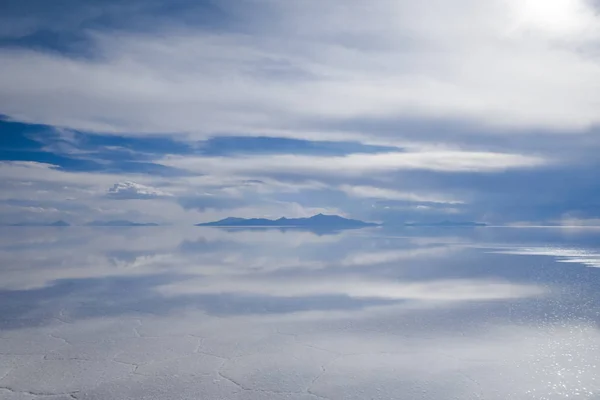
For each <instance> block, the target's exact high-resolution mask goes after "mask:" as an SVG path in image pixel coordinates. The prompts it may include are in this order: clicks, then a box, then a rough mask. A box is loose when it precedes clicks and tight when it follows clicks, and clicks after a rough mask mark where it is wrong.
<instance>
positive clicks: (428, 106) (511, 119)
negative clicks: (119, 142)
mask: <svg viewBox="0 0 600 400" xmlns="http://www.w3.org/2000/svg"><path fill="white" fill-rule="evenodd" d="M226 6H228V7H230V8H231V9H228V11H229V12H231V13H233V14H236V15H238V16H239V18H240V19H241V21H243V26H242V27H241V30H242V31H243V32H244V34H242V33H232V32H221V33H220V34H219V35H214V34H211V33H207V32H206V31H200V30H190V29H187V30H186V29H181V28H178V27H175V28H169V29H167V28H164V26H162V27H161V28H160V31H156V32H152V33H144V34H136V33H127V32H123V31H120V32H102V33H99V32H95V33H92V34H91V38H92V43H91V45H90V47H91V48H92V49H93V51H94V53H95V55H96V56H97V57H95V58H94V59H91V60H90V59H82V58H69V57H68V56H66V55H57V54H51V53H44V52H38V51H32V50H15V49H3V50H2V51H1V52H0V57H1V58H2V60H3V62H2V64H0V109H2V110H3V112H4V113H5V114H7V115H9V116H10V117H13V118H16V119H22V120H26V121H34V122H44V123H49V124H54V125H57V126H65V127H71V128H76V129H88V130H99V131H107V132H134V131H135V132H184V133H190V132H191V133H195V134H197V135H200V136H206V135H208V134H219V133H223V132H232V131H234V132H246V133H249V134H260V133H261V132H265V131H266V130H268V131H276V130H288V132H291V134H292V135H297V136H302V135H303V133H302V131H303V130H304V129H306V127H307V126H309V125H307V124H306V123H310V125H312V126H313V128H312V129H310V130H311V132H314V131H315V129H314V125H315V124H316V123H318V121H322V120H354V119H360V118H367V119H377V118H384V119H389V118H402V117H411V118H414V117H417V118H434V119H437V118H449V119H459V120H468V121H474V122H477V123H481V124H484V125H488V126H495V127H505V128H506V127H508V128H512V127H516V128H546V129H552V130H554V129H568V130H582V129H586V128H588V127H591V126H593V125H595V124H598V123H599V122H600V119H599V117H598V112H597V103H598V101H599V100H600V86H599V85H600V65H599V64H598V62H597V58H596V57H597V55H596V53H594V50H593V49H594V47H593V46H594V43H596V42H597V40H598V39H599V38H600V28H598V27H599V26H600V20H599V18H600V17H598V15H597V13H596V12H595V10H594V8H593V7H592V5H590V4H589V3H588V2H587V1H585V0H552V1H542V0H526V1H517V0H485V1H475V0H457V1H454V2H452V3H448V2H445V1H442V0H436V1H434V3H427V4H424V3H423V4H421V3H418V2H414V1H409V0H399V1H391V0H383V1H378V2H376V3H374V2H371V1H366V0H352V1H346V0H332V1H328V2H327V4H323V3H322V2H300V3H291V2H280V1H274V0H271V1H251V2H244V4H243V5H242V4H240V3H239V2H229V3H226ZM265 15H271V16H272V17H271V18H266V17H264V16H265ZM172 26H173V24H171V27H172ZM544 66H545V67H544ZM50 77H51V78H50ZM316 130H317V131H318V130H319V129H318V128H317V129H316ZM323 130H324V131H325V132H324V133H323V135H327V132H326V131H327V130H328V129H327V128H324V129H323Z"/></svg>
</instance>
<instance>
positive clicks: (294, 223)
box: [196, 214, 377, 231]
mask: <svg viewBox="0 0 600 400" xmlns="http://www.w3.org/2000/svg"><path fill="white" fill-rule="evenodd" d="M196 226H219V227H232V228H241V227H248V228H294V229H306V230H310V231H321V230H323V231H332V230H339V229H355V228H364V227H367V226H377V224H373V223H370V222H363V221H359V220H356V219H347V218H344V217H340V216H339V215H323V214H318V215H314V216H312V217H310V218H285V217H283V218H279V219H276V220H272V219H266V218H250V219H246V218H231V217H230V218H225V219H222V220H220V221H215V222H206V223H202V224H197V225H196Z"/></svg>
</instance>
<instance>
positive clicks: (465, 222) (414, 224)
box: [404, 221, 487, 227]
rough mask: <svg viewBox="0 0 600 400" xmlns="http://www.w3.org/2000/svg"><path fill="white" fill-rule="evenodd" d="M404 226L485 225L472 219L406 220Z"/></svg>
mask: <svg viewBox="0 0 600 400" xmlns="http://www.w3.org/2000/svg"><path fill="white" fill-rule="evenodd" d="M404 226H432V227H453V226H454V227H477V226H487V224H485V223H483V222H472V221H463V222H461V221H458V222H455V221H441V222H407V223H405V224H404Z"/></svg>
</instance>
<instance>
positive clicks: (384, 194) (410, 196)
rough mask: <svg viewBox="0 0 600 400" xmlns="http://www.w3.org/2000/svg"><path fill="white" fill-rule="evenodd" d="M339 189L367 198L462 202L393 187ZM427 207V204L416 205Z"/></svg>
mask: <svg viewBox="0 0 600 400" xmlns="http://www.w3.org/2000/svg"><path fill="white" fill-rule="evenodd" d="M340 189H341V190H342V191H343V192H345V193H346V194H348V195H350V196H354V197H362V198H367V199H385V200H399V201H409V202H417V203H438V204H463V202H462V201H460V200H454V199H452V198H449V197H444V196H443V195H439V194H426V193H413V192H402V191H398V190H393V189H386V188H378V187H373V186H352V185H342V186H340ZM418 207H427V206H418Z"/></svg>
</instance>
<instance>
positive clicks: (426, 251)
mask: <svg viewBox="0 0 600 400" xmlns="http://www.w3.org/2000/svg"><path fill="white" fill-rule="evenodd" d="M459 249H460V248H459V247H457V246H435V247H434V246H430V247H424V248H415V249H405V250H392V251H377V252H369V253H354V254H349V255H348V256H346V257H345V258H344V259H343V260H342V262H341V263H342V265H345V266H354V265H373V264H382V263H387V262H392V261H399V260H407V259H414V258H427V257H441V256H444V255H449V254H450V253H453V252H456V251H457V250H459Z"/></svg>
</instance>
